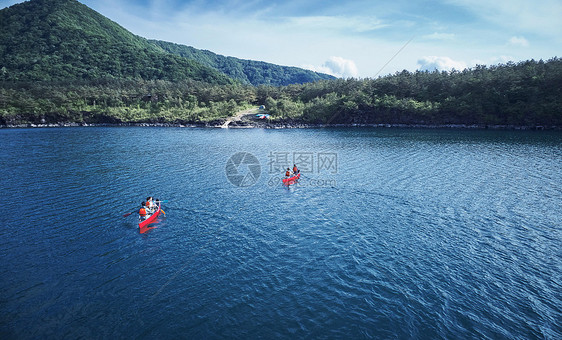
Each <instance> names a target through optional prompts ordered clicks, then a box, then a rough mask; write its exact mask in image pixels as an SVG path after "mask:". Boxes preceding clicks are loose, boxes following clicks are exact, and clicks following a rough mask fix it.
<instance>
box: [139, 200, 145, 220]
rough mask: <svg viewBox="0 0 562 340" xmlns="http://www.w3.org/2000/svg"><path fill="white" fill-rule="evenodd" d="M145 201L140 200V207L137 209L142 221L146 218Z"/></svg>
mask: <svg viewBox="0 0 562 340" xmlns="http://www.w3.org/2000/svg"><path fill="white" fill-rule="evenodd" d="M145 207H146V202H141V208H140V209H139V220H141V221H144V220H145V219H146V208H145Z"/></svg>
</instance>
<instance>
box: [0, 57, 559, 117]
mask: <svg viewBox="0 0 562 340" xmlns="http://www.w3.org/2000/svg"><path fill="white" fill-rule="evenodd" d="M0 84H1V86H0V124H3V125H13V124H25V123H55V122H78V123H80V122H86V123H119V122H149V123H156V122H167V123H198V122H199V123H200V122H211V121H220V120H221V119H224V118H225V117H227V116H230V115H232V114H233V113H235V112H236V111H238V110H240V109H242V108H245V107H248V106H249V105H265V106H266V108H267V110H268V111H269V113H270V114H271V121H272V123H276V122H279V123H283V124H287V123H288V124H291V123H312V124H424V125H445V124H466V125H472V124H476V125H482V126H484V125H513V126H545V127H551V126H557V127H562V109H561V108H562V87H561V86H560V84H562V60H561V59H559V58H554V59H551V60H548V61H546V62H544V61H534V60H530V61H525V62H520V63H517V64H515V63H508V64H505V65H497V66H491V67H486V66H477V67H475V68H473V69H467V70H464V71H453V72H421V71H417V72H407V71H403V72H399V73H396V74H394V75H389V76H386V77H381V78H377V79H336V80H322V81H318V82H315V83H308V84H301V85H289V86H283V87H275V86H265V85H260V86H257V87H254V86H250V85H241V84H229V85H212V84H209V83H204V82H198V81H193V80H184V81H168V80H150V81H147V80H141V79H136V80H134V79H133V80H117V79H97V80H84V81H74V82H71V83H63V82H6V81H4V82H0Z"/></svg>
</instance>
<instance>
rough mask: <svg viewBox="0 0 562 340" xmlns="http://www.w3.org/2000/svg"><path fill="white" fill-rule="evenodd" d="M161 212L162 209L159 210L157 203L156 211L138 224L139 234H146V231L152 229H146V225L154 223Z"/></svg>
mask: <svg viewBox="0 0 562 340" xmlns="http://www.w3.org/2000/svg"><path fill="white" fill-rule="evenodd" d="M161 211H162V209H160V203H158V209H156V211H155V212H154V213H153V214H152V215H150V216H148V217H147V218H146V219H144V220H143V221H141V222H139V229H140V233H141V234H142V233H144V232H146V231H147V230H150V229H152V228H148V225H149V224H151V223H154V222H156V219H157V218H158V215H160V212H161Z"/></svg>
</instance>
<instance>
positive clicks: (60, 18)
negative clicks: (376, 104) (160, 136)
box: [0, 0, 333, 85]
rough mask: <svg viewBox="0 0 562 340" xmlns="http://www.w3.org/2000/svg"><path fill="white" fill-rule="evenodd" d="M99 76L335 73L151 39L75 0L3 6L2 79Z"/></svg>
mask: <svg viewBox="0 0 562 340" xmlns="http://www.w3.org/2000/svg"><path fill="white" fill-rule="evenodd" d="M100 78H118V79H119V78H129V79H131V78H141V79H144V80H156V79H160V80H170V81H178V80H186V79H193V80H199V81H204V82H208V83H211V84H227V83H231V82H232V79H237V80H239V81H241V82H242V83H247V84H253V85H258V84H272V85H288V84H292V83H305V82H311V81H316V80H320V79H328V78H333V77H331V76H328V75H323V74H318V73H315V72H312V71H307V70H303V69H298V68H292V67H283V66H278V65H273V64H268V63H263V62H256V61H245V60H241V59H236V58H228V57H223V56H220V55H217V54H214V53H212V52H209V51H201V50H196V49H194V48H190V47H187V46H182V45H176V44H171V43H164V42H157V41H149V40H147V39H145V38H142V37H139V36H136V35H134V34H132V33H131V32H129V31H127V30H126V29H125V28H123V27H121V26H120V25H118V24H117V23H115V22H113V21H111V20H109V19H108V18H106V17H104V16H103V15H101V14H99V13H97V12H96V11H94V10H92V9H90V8H88V7H87V6H86V5H83V4H81V3H80V2H78V1H76V0H31V1H27V2H24V3H20V4H17V5H14V6H11V7H9V8H5V9H3V10H1V11H0V80H8V81H21V80H23V81H29V80H31V81H36V80H46V81H51V80H55V81H57V80H76V79H100Z"/></svg>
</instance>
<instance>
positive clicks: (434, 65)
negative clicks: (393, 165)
mask: <svg viewBox="0 0 562 340" xmlns="http://www.w3.org/2000/svg"><path fill="white" fill-rule="evenodd" d="M20 2H23V1H21V0H19V1H18V0H0V8H4V7H7V6H10V5H13V4H15V3H20ZM80 2H82V3H83V4H85V5H87V6H89V7H90V8H92V9H94V10H96V11H98V12H99V13H101V14H103V15H105V16H106V17H108V18H110V19H111V20H113V21H116V22H117V23H119V24H120V25H121V26H123V27H125V28H126V29H128V30H129V31H131V32H133V33H134V34H137V35H139V36H142V37H145V38H149V39H158V40H164V41H170V42H174V43H178V44H183V45H188V46H193V47H195V48H198V49H204V50H210V51H212V52H215V53H218V54H222V55H225V56H233V57H237V58H242V59H251V60H260V61H266V62H270V63H274V64H278V65H284V66H297V67H301V68H306V69H310V70H314V71H319V72H324V73H328V74H332V75H335V76H337V77H344V78H347V77H355V78H376V77H378V76H384V75H387V74H391V73H395V72H399V71H402V70H408V71H415V70H435V69H437V70H452V69H456V70H462V69H465V68H467V67H474V66H476V65H495V64H500V63H506V62H508V61H514V62H518V61H522V60H528V59H535V60H538V59H543V60H547V59H550V58H553V57H562V53H561V52H562V19H561V18H562V0H535V1H530V0H433V1H432V0H427V1H415V0H410V1H408V0H390V1H387V0H379V1H377V0H370V1H367V0H347V1H343V0H340V1H336V0H323V1H320V0H308V1H305V0H300V1H294V0H284V1H283V0H231V1H222V0H210V1H203V0H167V1H165V0H80Z"/></svg>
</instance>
